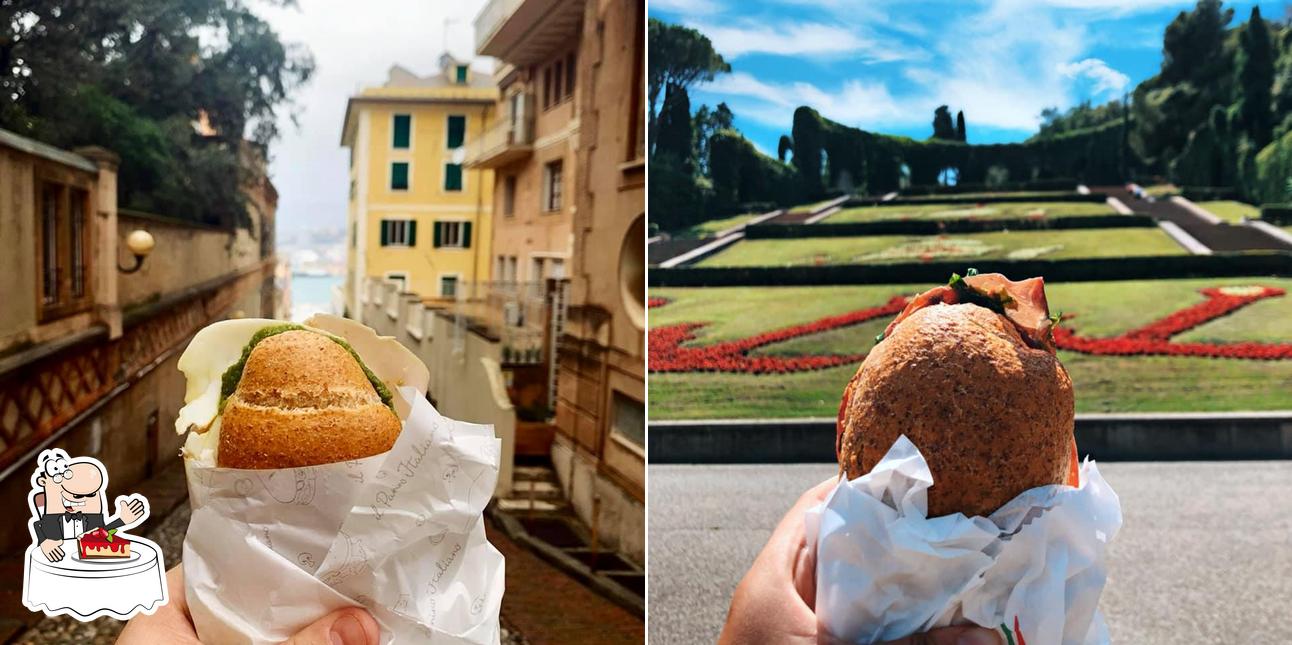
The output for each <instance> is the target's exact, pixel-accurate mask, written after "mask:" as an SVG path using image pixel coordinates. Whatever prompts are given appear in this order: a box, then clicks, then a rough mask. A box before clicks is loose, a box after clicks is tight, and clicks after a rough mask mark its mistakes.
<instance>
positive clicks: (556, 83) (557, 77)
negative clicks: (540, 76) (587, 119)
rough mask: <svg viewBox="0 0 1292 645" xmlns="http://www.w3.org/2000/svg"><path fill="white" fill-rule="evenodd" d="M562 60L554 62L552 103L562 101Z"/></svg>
mask: <svg viewBox="0 0 1292 645" xmlns="http://www.w3.org/2000/svg"><path fill="white" fill-rule="evenodd" d="M562 85H563V84H562V82H561V61H559V60H558V61H556V62H555V63H553V64H552V105H556V104H557V103H560V102H561V86H562Z"/></svg>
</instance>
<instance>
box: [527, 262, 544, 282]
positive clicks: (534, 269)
mask: <svg viewBox="0 0 1292 645" xmlns="http://www.w3.org/2000/svg"><path fill="white" fill-rule="evenodd" d="M529 281H530V282H542V281H543V258H530V259H529Z"/></svg>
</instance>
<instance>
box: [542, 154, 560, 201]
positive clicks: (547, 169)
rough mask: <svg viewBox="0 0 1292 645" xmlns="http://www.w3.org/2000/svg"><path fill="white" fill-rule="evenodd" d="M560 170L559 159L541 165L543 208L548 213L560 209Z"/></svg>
mask: <svg viewBox="0 0 1292 645" xmlns="http://www.w3.org/2000/svg"><path fill="white" fill-rule="evenodd" d="M561 170H562V163H561V161H560V160H557V161H553V162H551V163H549V164H547V165H546V166H543V210H544V211H546V212H549V213H550V212H553V211H559V210H561V174H562V173H561Z"/></svg>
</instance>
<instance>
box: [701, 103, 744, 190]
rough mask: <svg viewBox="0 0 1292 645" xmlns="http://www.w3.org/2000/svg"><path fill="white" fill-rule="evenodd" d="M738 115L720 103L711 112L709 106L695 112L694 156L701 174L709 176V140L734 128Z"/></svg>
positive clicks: (702, 106)
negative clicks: (722, 131)
mask: <svg viewBox="0 0 1292 645" xmlns="http://www.w3.org/2000/svg"><path fill="white" fill-rule="evenodd" d="M735 119H736V115H735V114H733V113H732V112H731V108H729V107H727V104H726V103H719V104H718V107H716V108H714V109H712V110H710V109H709V106H707V105H701V106H700V109H698V110H696V111H695V116H694V117H692V119H691V121H692V123H693V124H694V126H693V128H692V131H693V132H694V135H695V142H694V150H695V153H694V155H693V157H694V159H695V164H696V167H697V168H698V169H699V170H700V172H701V173H703V174H705V175H707V174H709V138H710V137H712V136H713V134H714V133H715V132H718V131H719V130H730V129H732V128H733V127H735V126H734V121H735Z"/></svg>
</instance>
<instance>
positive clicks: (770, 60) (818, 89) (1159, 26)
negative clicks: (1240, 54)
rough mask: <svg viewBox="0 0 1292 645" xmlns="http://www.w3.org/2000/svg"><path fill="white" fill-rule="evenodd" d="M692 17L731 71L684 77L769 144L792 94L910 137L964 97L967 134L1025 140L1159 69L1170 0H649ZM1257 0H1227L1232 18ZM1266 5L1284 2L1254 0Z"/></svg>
mask: <svg viewBox="0 0 1292 645" xmlns="http://www.w3.org/2000/svg"><path fill="white" fill-rule="evenodd" d="M648 4H649V7H650V15H651V16H652V17H656V18H660V19H662V20H666V21H669V22H677V23H682V24H685V25H688V26H690V27H695V28H697V29H699V30H700V31H701V32H703V33H704V34H705V35H707V36H708V37H709V38H710V40H712V41H713V43H714V47H715V48H716V49H717V50H718V52H719V53H721V54H722V55H723V57H724V58H726V59H727V62H729V63H731V67H732V73H731V74H725V75H721V76H719V77H718V78H717V79H715V80H714V82H712V83H709V84H706V85H703V86H700V87H697V88H694V89H692V91H691V105H692V107H693V108H698V107H699V106H700V105H701V104H709V105H715V104H717V103H718V102H721V101H726V102H727V104H728V105H729V106H730V107H731V109H732V111H733V112H735V114H736V126H737V127H738V128H739V129H740V130H741V131H743V132H744V133H745V136H746V137H748V138H749V139H750V140H752V141H753V142H754V144H755V145H757V146H758V147H759V148H760V149H762V150H763V151H764V152H769V153H771V154H775V151H776V142H777V139H778V138H779V137H780V135H781V134H788V133H789V132H790V127H791V117H792V115H793V112H794V109H795V108H796V107H798V106H799V105H805V104H806V105H811V106H812V107H815V108H816V109H817V110H819V111H820V112H821V113H822V114H824V115H825V116H827V117H829V118H832V119H834V120H836V121H838V122H840V123H845V124H848V125H852V126H857V127H860V128H864V129H867V130H874V131H879V132H888V133H895V134H904V135H907V136H911V137H914V138H918V139H923V138H926V137H928V136H929V134H930V133H931V132H932V121H933V110H934V108H936V107H937V106H938V105H942V104H946V105H949V106H950V107H951V109H952V113H953V114H954V113H955V111H956V110H964V112H965V121H966V124H967V128H966V129H967V131H968V139H969V142H970V143H993V142H1007V141H1021V140H1023V139H1026V138H1027V137H1028V136H1030V135H1031V134H1032V133H1034V132H1036V128H1037V125H1038V124H1039V122H1040V117H1039V115H1040V113H1041V110H1042V109H1044V108H1046V107H1050V106H1055V107H1059V108H1067V107H1070V106H1072V105H1076V104H1078V103H1080V102H1081V101H1083V100H1086V99H1089V100H1091V101H1092V102H1094V103H1096V104H1098V103H1103V102H1105V101H1107V100H1109V99H1111V98H1115V97H1119V96H1121V95H1122V92H1123V91H1128V90H1130V89H1132V88H1134V86H1135V85H1136V84H1137V83H1139V82H1140V81H1142V80H1144V79H1145V78H1147V77H1149V76H1152V75H1153V74H1155V73H1156V72H1157V70H1158V68H1159V66H1160V64H1161V61H1162V32H1163V30H1164V29H1165V28H1166V25H1167V24H1168V23H1169V22H1170V21H1171V20H1172V19H1173V18H1174V17H1175V15H1176V14H1177V13H1179V12H1180V11H1181V10H1184V9H1189V8H1191V7H1192V6H1193V5H1194V2H1192V1H1183V2H1181V1H1176V0H936V1H929V2H909V1H907V2H902V1H900V0H650V1H649V3H648ZM1253 4H1256V3H1254V2H1250V1H1248V2H1227V3H1226V5H1225V6H1227V7H1234V9H1235V15H1234V23H1233V24H1237V23H1239V22H1242V21H1245V20H1246V19H1247V16H1248V14H1249V13H1250V11H1251V7H1252V5H1253ZM1261 5H1262V6H1261V13H1262V15H1264V16H1265V18H1266V19H1271V18H1281V17H1282V16H1283V14H1284V11H1285V9H1284V7H1285V5H1284V3H1282V2H1278V3H1273V2H1268V1H1267V2H1264V3H1261Z"/></svg>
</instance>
